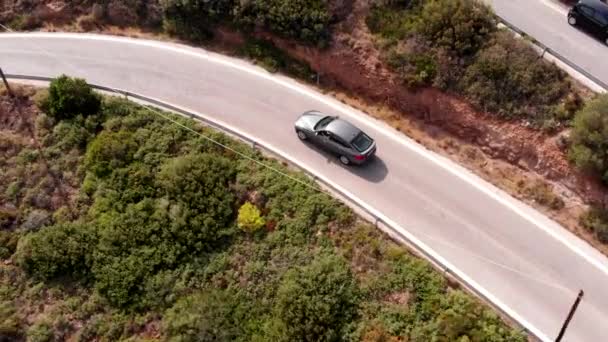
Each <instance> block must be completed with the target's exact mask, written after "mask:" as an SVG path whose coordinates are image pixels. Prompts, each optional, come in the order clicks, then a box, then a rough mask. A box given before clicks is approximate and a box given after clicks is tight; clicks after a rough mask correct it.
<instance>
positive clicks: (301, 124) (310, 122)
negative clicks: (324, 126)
mask: <svg viewBox="0 0 608 342" xmlns="http://www.w3.org/2000/svg"><path fill="white" fill-rule="evenodd" d="M326 116H327V115H321V114H317V113H304V114H302V115H300V117H299V118H298V120H297V121H296V127H298V128H303V129H308V130H311V131H312V130H314V127H315V125H316V124H317V123H318V122H319V121H320V120H321V119H323V118H324V117H326Z"/></svg>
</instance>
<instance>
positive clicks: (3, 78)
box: [0, 68, 14, 97]
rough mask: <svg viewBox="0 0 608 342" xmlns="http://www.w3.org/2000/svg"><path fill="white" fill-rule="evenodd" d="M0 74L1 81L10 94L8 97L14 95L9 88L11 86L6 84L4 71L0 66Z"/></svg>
mask: <svg viewBox="0 0 608 342" xmlns="http://www.w3.org/2000/svg"><path fill="white" fill-rule="evenodd" d="M0 76H2V82H4V86H5V87H6V91H8V94H9V95H10V97H14V95H13V91H12V90H11V87H10V86H9V85H8V81H7V80H6V77H5V76H4V72H3V71H2V68H0Z"/></svg>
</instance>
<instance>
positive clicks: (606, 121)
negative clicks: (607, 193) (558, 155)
mask: <svg viewBox="0 0 608 342" xmlns="http://www.w3.org/2000/svg"><path fill="white" fill-rule="evenodd" d="M570 158H571V159H572V161H573V162H574V163H575V164H576V166H578V167H579V168H580V169H582V170H585V171H590V172H593V173H596V174H597V175H599V176H600V177H601V178H602V180H603V181H604V183H606V184H608V96H606V95H601V96H598V97H597V98H596V99H594V100H592V101H590V102H589V103H587V105H586V106H585V107H584V108H583V109H582V110H581V111H580V112H579V113H578V114H577V115H576V118H575V119H574V129H573V131H572V145H571V149H570Z"/></svg>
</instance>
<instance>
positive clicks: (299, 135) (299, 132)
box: [297, 131, 307, 140]
mask: <svg viewBox="0 0 608 342" xmlns="http://www.w3.org/2000/svg"><path fill="white" fill-rule="evenodd" d="M297 134H298V138H300V140H306V138H307V136H306V133H304V132H302V131H297Z"/></svg>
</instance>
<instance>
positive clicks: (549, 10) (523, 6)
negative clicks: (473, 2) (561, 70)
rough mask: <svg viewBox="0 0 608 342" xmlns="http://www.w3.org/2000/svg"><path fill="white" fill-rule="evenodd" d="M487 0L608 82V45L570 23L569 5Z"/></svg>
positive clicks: (546, 0) (549, 1)
mask: <svg viewBox="0 0 608 342" xmlns="http://www.w3.org/2000/svg"><path fill="white" fill-rule="evenodd" d="M484 1H485V2H487V3H489V4H491V5H492V7H493V8H494V11H495V12H496V13H497V14H498V15H499V16H501V17H503V18H505V19H506V20H507V21H509V22H510V23H511V24H513V25H515V26H516V27H518V28H519V29H521V30H523V31H524V32H526V33H527V34H528V35H530V36H532V37H534V38H535V39H536V40H538V41H540V42H542V43H543V44H545V45H546V46H547V47H549V48H551V49H552V50H554V51H557V52H558V53H559V54H561V55H562V56H564V57H566V58H567V59H568V60H570V61H572V62H574V63H575V64H576V65H578V66H579V67H581V68H583V69H584V70H585V71H587V72H588V73H590V74H592V75H593V76H595V77H597V78H598V79H600V80H601V81H602V82H604V83H607V84H608V67H606V60H608V46H606V45H605V44H604V43H603V42H602V41H601V40H600V39H597V38H595V37H593V36H591V35H589V34H588V33H586V32H584V31H582V30H579V29H578V28H574V27H571V26H570V25H568V22H567V13H568V8H567V7H566V6H563V5H562V4H560V3H558V2H556V1H555V0H484Z"/></svg>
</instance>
